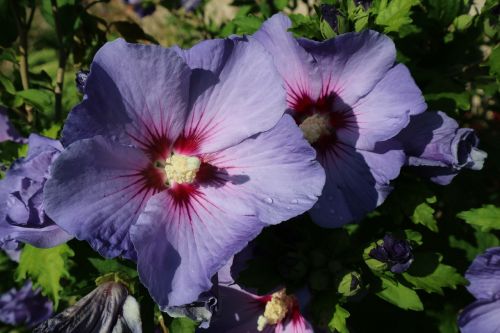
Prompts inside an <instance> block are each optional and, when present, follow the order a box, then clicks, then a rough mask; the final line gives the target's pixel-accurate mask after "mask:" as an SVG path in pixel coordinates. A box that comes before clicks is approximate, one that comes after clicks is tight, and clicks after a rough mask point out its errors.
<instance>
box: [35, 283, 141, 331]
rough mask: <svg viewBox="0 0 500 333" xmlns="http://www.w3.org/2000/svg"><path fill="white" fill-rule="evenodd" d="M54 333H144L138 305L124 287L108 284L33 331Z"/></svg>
mask: <svg viewBox="0 0 500 333" xmlns="http://www.w3.org/2000/svg"><path fill="white" fill-rule="evenodd" d="M53 332H58V333H74V332H82V333H83V332H116V333H119V332H123V333H125V332H127V333H141V332H142V325H141V316H140V313H139V304H138V303H137V301H136V300H135V298H134V297H132V296H130V295H129V293H128V290H127V288H126V287H125V286H124V285H123V284H121V283H118V282H106V283H103V284H101V285H100V286H98V287H97V288H95V289H94V290H93V291H92V292H90V293H89V294H88V295H86V296H85V297H83V298H82V299H80V300H79V301H78V302H77V303H76V304H74V305H73V306H71V307H69V308H67V309H66V310H64V311H63V312H61V313H59V314H58V315H56V316H55V317H53V318H50V319H49V320H47V321H45V322H44V323H42V324H40V325H39V326H37V327H36V328H35V330H34V331H33V333H53Z"/></svg>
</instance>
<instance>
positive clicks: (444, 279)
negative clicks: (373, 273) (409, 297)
mask: <svg viewBox="0 0 500 333" xmlns="http://www.w3.org/2000/svg"><path fill="white" fill-rule="evenodd" d="M403 277H404V278H405V279H406V281H408V282H410V283H411V284H412V285H414V286H415V287H416V288H417V289H422V290H425V291H426V292H428V293H438V294H441V295H443V288H451V289H456V288H457V286H459V285H465V284H467V280H465V279H464V278H463V277H462V275H460V274H459V273H458V272H457V270H456V269H455V268H454V267H452V266H448V265H445V264H441V263H440V264H439V265H438V266H437V267H436V269H435V270H434V271H433V272H432V273H430V274H428V275H426V276H413V275H411V274H409V273H408V272H407V273H404V274H403Z"/></svg>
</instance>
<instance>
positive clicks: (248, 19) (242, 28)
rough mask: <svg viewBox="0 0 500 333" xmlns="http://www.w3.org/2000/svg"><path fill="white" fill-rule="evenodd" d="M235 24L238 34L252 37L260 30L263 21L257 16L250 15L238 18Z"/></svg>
mask: <svg viewBox="0 0 500 333" xmlns="http://www.w3.org/2000/svg"><path fill="white" fill-rule="evenodd" d="M233 22H234V24H235V25H236V33H238V34H248V35H250V34H253V33H254V32H256V31H257V30H259V28H260V26H261V25H262V22H263V20H262V19H261V18H259V17H257V16H253V15H250V16H245V17H236V18H235V19H234V20H233Z"/></svg>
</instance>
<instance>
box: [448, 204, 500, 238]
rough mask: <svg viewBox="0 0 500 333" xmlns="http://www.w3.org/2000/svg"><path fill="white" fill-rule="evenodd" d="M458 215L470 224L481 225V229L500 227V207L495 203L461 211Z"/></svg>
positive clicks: (496, 228)
mask: <svg viewBox="0 0 500 333" xmlns="http://www.w3.org/2000/svg"><path fill="white" fill-rule="evenodd" d="M457 217H458V218H460V219H462V220H464V221H465V222H467V223H468V224H471V225H474V226H477V227H479V229H480V230H481V231H485V232H487V231H490V230H491V229H495V230H498V229H500V208H499V207H495V206H493V205H485V206H483V207H482V208H475V209H471V210H469V211H464V212H460V213H458V214H457Z"/></svg>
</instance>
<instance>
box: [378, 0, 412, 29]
mask: <svg viewBox="0 0 500 333" xmlns="http://www.w3.org/2000/svg"><path fill="white" fill-rule="evenodd" d="M419 3H420V1H419V0H392V1H389V0H376V1H374V2H373V10H374V12H376V13H377V17H376V18H375V23H376V24H378V25H380V26H382V27H384V32H385V33H389V32H393V31H398V30H399V29H401V28H402V27H403V26H404V25H407V24H410V23H412V19H411V17H410V15H411V9H412V7H414V6H416V5H418V4H419Z"/></svg>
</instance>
